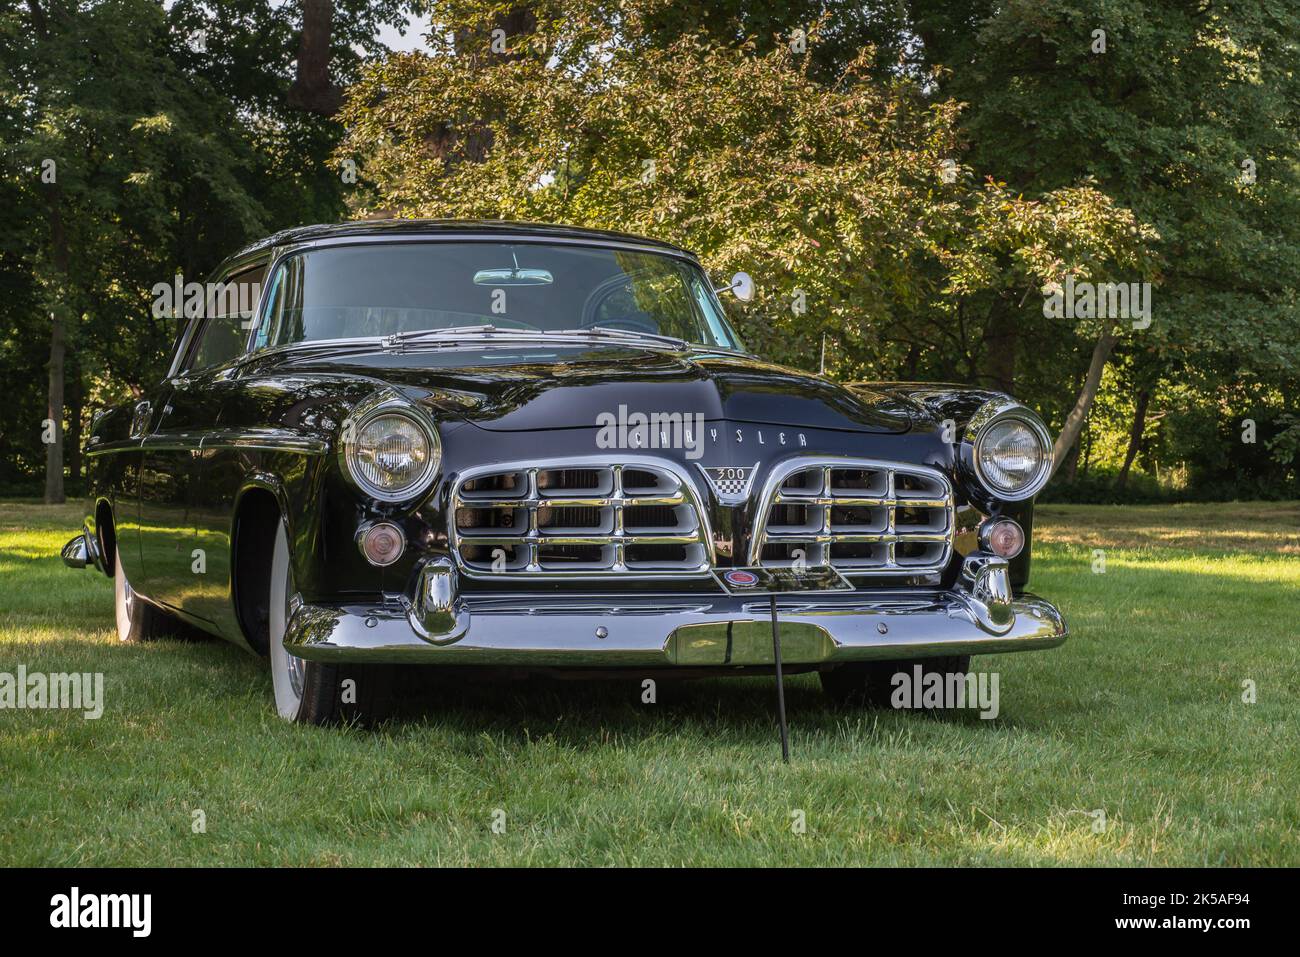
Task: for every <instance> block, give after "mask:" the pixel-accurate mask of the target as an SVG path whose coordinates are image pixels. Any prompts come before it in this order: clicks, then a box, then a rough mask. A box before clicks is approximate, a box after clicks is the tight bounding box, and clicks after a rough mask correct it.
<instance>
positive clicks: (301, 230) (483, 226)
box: [227, 219, 694, 262]
mask: <svg viewBox="0 0 1300 957" xmlns="http://www.w3.org/2000/svg"><path fill="white" fill-rule="evenodd" d="M456 235H474V236H476V237H482V236H484V235H489V236H492V237H497V236H499V237H501V238H502V239H507V238H530V239H577V240H587V241H592V242H602V241H605V242H608V241H615V242H621V243H635V244H636V245H638V246H651V247H657V248H659V249H663V250H665V251H668V252H673V253H677V254H679V255H686V256H690V257H692V258H694V254H693V253H691V252H689V251H687V250H685V249H682V248H681V247H680V246H675V245H673V244H672V243H667V242H664V241H663V240H659V239H648V238H646V237H645V236H636V235H633V234H631V233H619V232H614V231H612V230H607V229H585V228H581V227H578V226H561V225H556V224H548V223H516V222H510V221H508V220H503V219H364V220H357V221H355V222H349V223H321V224H317V225H315V226H295V227H293V228H292V229H285V230H281V231H280V232H278V233H273V234H272V235H270V236H267V237H265V238H264V239H259V240H258V241H257V242H255V243H250V244H249V245H247V246H245V247H244V248H243V249H241V250H239V252H237V253H235V254H234V255H233V256H231V257H230V258H229V259H228V260H227V262H233V261H235V260H241V259H246V258H249V257H250V256H253V255H254V254H255V253H258V252H261V251H263V250H267V249H271V248H273V247H276V246H290V245H298V244H300V243H311V242H316V241H320V240H329V239H340V238H357V239H375V240H382V239H383V238H384V237H397V236H401V237H403V238H411V237H418V236H428V237H430V238H435V237H436V238H451V237H454V236H456Z"/></svg>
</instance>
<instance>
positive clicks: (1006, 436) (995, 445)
mask: <svg viewBox="0 0 1300 957" xmlns="http://www.w3.org/2000/svg"><path fill="white" fill-rule="evenodd" d="M975 461H976V465H977V467H978V469H979V474H980V477H981V478H982V479H983V480H984V482H985V484H986V485H988V487H989V490H990V491H992V492H993V493H994V494H997V495H1002V496H1011V497H1015V498H1028V497H1029V496H1030V495H1032V494H1034V493H1035V492H1037V491H1038V489H1039V488H1040V487H1041V485H1042V483H1043V482H1044V481H1045V480H1046V477H1047V472H1048V470H1049V469H1050V468H1051V464H1052V450H1051V448H1050V447H1049V446H1048V445H1047V443H1046V438H1045V436H1044V434H1043V433H1041V432H1040V431H1039V430H1037V429H1035V428H1033V427H1032V426H1031V425H1030V424H1029V423H1028V422H1026V421H1023V420H1021V419H1016V418H1005V419H1000V420H998V421H996V422H994V423H993V424H992V425H990V426H989V427H988V428H987V429H985V430H984V431H983V432H982V433H980V436H979V438H978V439H977V440H976V442H975Z"/></svg>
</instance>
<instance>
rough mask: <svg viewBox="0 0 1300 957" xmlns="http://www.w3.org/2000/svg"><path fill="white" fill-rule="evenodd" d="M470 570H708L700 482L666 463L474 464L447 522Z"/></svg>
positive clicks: (658, 573)
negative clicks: (692, 481)
mask: <svg viewBox="0 0 1300 957" xmlns="http://www.w3.org/2000/svg"><path fill="white" fill-rule="evenodd" d="M448 528H449V529H450V533H451V534H450V538H451V546H452V553H453V554H454V555H455V558H456V562H457V564H458V565H459V566H460V569H461V571H463V572H464V573H466V574H467V575H470V576H472V577H476V578H479V577H481V578H489V577H492V576H494V575H499V574H509V575H514V576H528V577H564V576H571V577H584V578H593V577H595V578H599V577H604V576H615V575H622V574H628V573H631V574H634V575H637V576H640V577H688V576H693V575H694V576H702V575H708V574H709V569H710V567H711V566H712V563H713V554H712V548H711V541H712V538H711V536H710V534H709V530H708V523H707V520H706V519H705V517H704V513H703V511H702V510H701V508H700V504H699V501H698V500H697V498H696V496H695V492H694V491H693V489H692V488H691V486H690V485H689V484H688V483H687V482H686V481H684V480H683V479H682V477H681V476H680V475H679V474H677V473H676V472H675V471H674V470H673V469H671V468H669V467H668V466H666V465H664V464H661V463H658V462H656V463H649V462H646V463H641V462H633V463H624V464H621V465H595V464H591V463H589V462H586V461H555V462H544V463H536V464H533V463H529V464H520V465H513V466H501V465H497V466H491V467H487V468H479V469H472V470H470V471H468V472H465V473H464V474H463V475H461V476H460V478H459V479H458V480H457V482H456V485H455V488H454V489H453V491H452V499H451V520H450V521H449V522H448Z"/></svg>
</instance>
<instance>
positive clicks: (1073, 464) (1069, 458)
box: [1060, 442, 1079, 483]
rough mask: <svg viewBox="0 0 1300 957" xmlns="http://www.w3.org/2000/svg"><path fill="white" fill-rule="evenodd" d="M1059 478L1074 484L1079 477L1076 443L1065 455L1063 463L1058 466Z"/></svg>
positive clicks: (1077, 447) (1077, 446)
mask: <svg viewBox="0 0 1300 957" xmlns="http://www.w3.org/2000/svg"><path fill="white" fill-rule="evenodd" d="M1060 470H1061V476H1062V478H1064V479H1065V481H1067V482H1071V483H1072V482H1074V480H1075V479H1076V478H1078V477H1079V445H1078V443H1077V442H1076V443H1075V445H1074V447H1073V448H1072V449H1070V451H1068V452H1066V453H1065V462H1064V463H1063V464H1062V465H1061V466H1060Z"/></svg>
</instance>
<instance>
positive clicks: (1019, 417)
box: [961, 399, 1052, 504]
mask: <svg viewBox="0 0 1300 957" xmlns="http://www.w3.org/2000/svg"><path fill="white" fill-rule="evenodd" d="M1008 421H1011V422H1016V423H1018V424H1020V425H1023V426H1025V427H1026V428H1028V429H1029V431H1030V432H1031V433H1032V434H1033V435H1034V437H1035V438H1036V439H1037V440H1038V444H1039V446H1040V448H1041V449H1042V451H1043V456H1042V461H1041V462H1040V463H1039V466H1038V470H1037V471H1036V472H1035V473H1034V476H1033V478H1032V479H1031V480H1030V481H1029V482H1027V483H1026V484H1025V485H1023V486H1021V487H1020V488H1018V489H1010V490H1008V489H1006V488H1004V487H1003V486H1001V485H999V484H998V483H996V482H994V481H992V480H991V479H990V478H989V477H988V475H986V474H985V472H984V469H983V468H981V466H980V451H981V447H982V443H983V442H984V440H985V439H986V438H987V437H988V435H989V432H990V431H991V430H992V428H993V427H994V426H995V425H998V424H1000V423H1003V422H1008ZM961 472H962V476H963V478H964V479H965V484H966V486H967V489H968V491H969V492H970V493H971V497H972V498H974V499H976V500H977V501H981V502H982V503H984V504H991V503H993V502H1023V501H1025V500H1026V499H1030V498H1033V497H1034V496H1035V495H1037V494H1038V493H1039V492H1041V491H1042V490H1043V486H1045V485H1046V484H1047V480H1048V479H1049V478H1051V475H1052V437H1051V435H1050V434H1049V433H1048V431H1047V426H1045V425H1043V420H1042V419H1040V418H1039V417H1038V416H1037V415H1036V414H1035V413H1034V411H1033V410H1032V409H1030V408H1028V407H1027V406H1023V405H1021V404H1020V403H1019V402H1015V401H1013V400H1010V399H990V400H989V401H988V402H985V403H984V404H983V405H981V406H980V407H979V409H977V410H976V412H975V414H974V415H973V416H971V418H970V421H969V422H968V423H967V425H966V431H965V434H964V435H963V437H962V443H961Z"/></svg>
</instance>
